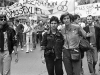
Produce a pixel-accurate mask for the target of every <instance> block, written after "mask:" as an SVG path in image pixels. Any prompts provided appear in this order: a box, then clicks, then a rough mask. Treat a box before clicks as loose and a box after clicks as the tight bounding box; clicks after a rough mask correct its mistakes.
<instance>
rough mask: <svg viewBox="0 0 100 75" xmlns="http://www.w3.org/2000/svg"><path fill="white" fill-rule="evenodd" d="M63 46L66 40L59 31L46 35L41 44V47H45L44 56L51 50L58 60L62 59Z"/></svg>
mask: <svg viewBox="0 0 100 75" xmlns="http://www.w3.org/2000/svg"><path fill="white" fill-rule="evenodd" d="M63 44H64V39H63V36H62V34H61V33H60V32H58V31H57V32H56V34H52V33H45V34H44V36H43V39H42V42H41V46H44V47H45V51H44V56H46V53H47V52H48V51H49V50H53V51H54V55H55V57H56V58H58V59H59V58H62V48H63Z"/></svg>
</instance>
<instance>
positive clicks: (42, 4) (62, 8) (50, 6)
mask: <svg viewBox="0 0 100 75" xmlns="http://www.w3.org/2000/svg"><path fill="white" fill-rule="evenodd" d="M47 1H48V0H29V1H27V2H24V3H23V4H21V3H15V4H13V5H12V6H9V7H6V12H7V13H6V14H7V17H9V18H10V17H16V16H21V15H30V14H37V15H52V14H56V13H58V12H59V13H61V14H62V13H64V12H72V11H74V0H59V2H57V1H56V2H51V3H49V2H47Z"/></svg>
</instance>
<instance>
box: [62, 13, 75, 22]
mask: <svg viewBox="0 0 100 75" xmlns="http://www.w3.org/2000/svg"><path fill="white" fill-rule="evenodd" d="M65 16H69V18H70V22H73V21H74V18H73V15H72V14H70V13H64V14H62V15H61V17H60V21H61V22H62V23H63V24H64V22H63V19H64V17H65Z"/></svg>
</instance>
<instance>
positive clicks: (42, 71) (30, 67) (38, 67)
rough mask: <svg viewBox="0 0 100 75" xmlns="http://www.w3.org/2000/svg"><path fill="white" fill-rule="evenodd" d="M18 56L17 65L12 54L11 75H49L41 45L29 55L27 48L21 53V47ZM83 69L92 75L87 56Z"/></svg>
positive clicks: (98, 74)
mask: <svg viewBox="0 0 100 75" xmlns="http://www.w3.org/2000/svg"><path fill="white" fill-rule="evenodd" d="M30 48H32V46H30ZM18 54H19V55H18V57H19V61H18V63H15V56H14V54H12V63H11V75H48V73H47V70H46V66H45V64H43V63H42V61H41V54H42V51H41V50H40V46H39V44H38V45H37V48H36V49H35V50H33V51H32V52H29V53H26V47H24V50H23V51H21V50H20V47H19V48H18ZM99 57H100V53H99ZM99 61H100V60H99ZM98 63H99V62H98ZM98 63H97V65H96V73H97V75H100V72H98V68H99V64H98ZM83 69H84V75H90V73H89V69H88V65H87V58H86V54H85V57H84V59H83ZM64 75H67V74H66V72H65V69H64Z"/></svg>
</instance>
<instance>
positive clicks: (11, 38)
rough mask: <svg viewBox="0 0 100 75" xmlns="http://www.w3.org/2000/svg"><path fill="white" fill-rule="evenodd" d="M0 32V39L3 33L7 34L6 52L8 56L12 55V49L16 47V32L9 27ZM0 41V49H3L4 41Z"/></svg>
mask: <svg viewBox="0 0 100 75" xmlns="http://www.w3.org/2000/svg"><path fill="white" fill-rule="evenodd" d="M1 31H2V32H0V37H2V36H3V35H2V34H3V32H5V31H6V32H7V38H8V51H9V54H11V53H12V51H13V47H14V46H17V39H16V32H15V30H14V29H13V28H10V27H9V26H7V27H6V28H5V29H2V30H1ZM1 40H2V41H1V42H0V45H1V49H4V41H3V40H4V39H3V38H2V39H1Z"/></svg>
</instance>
